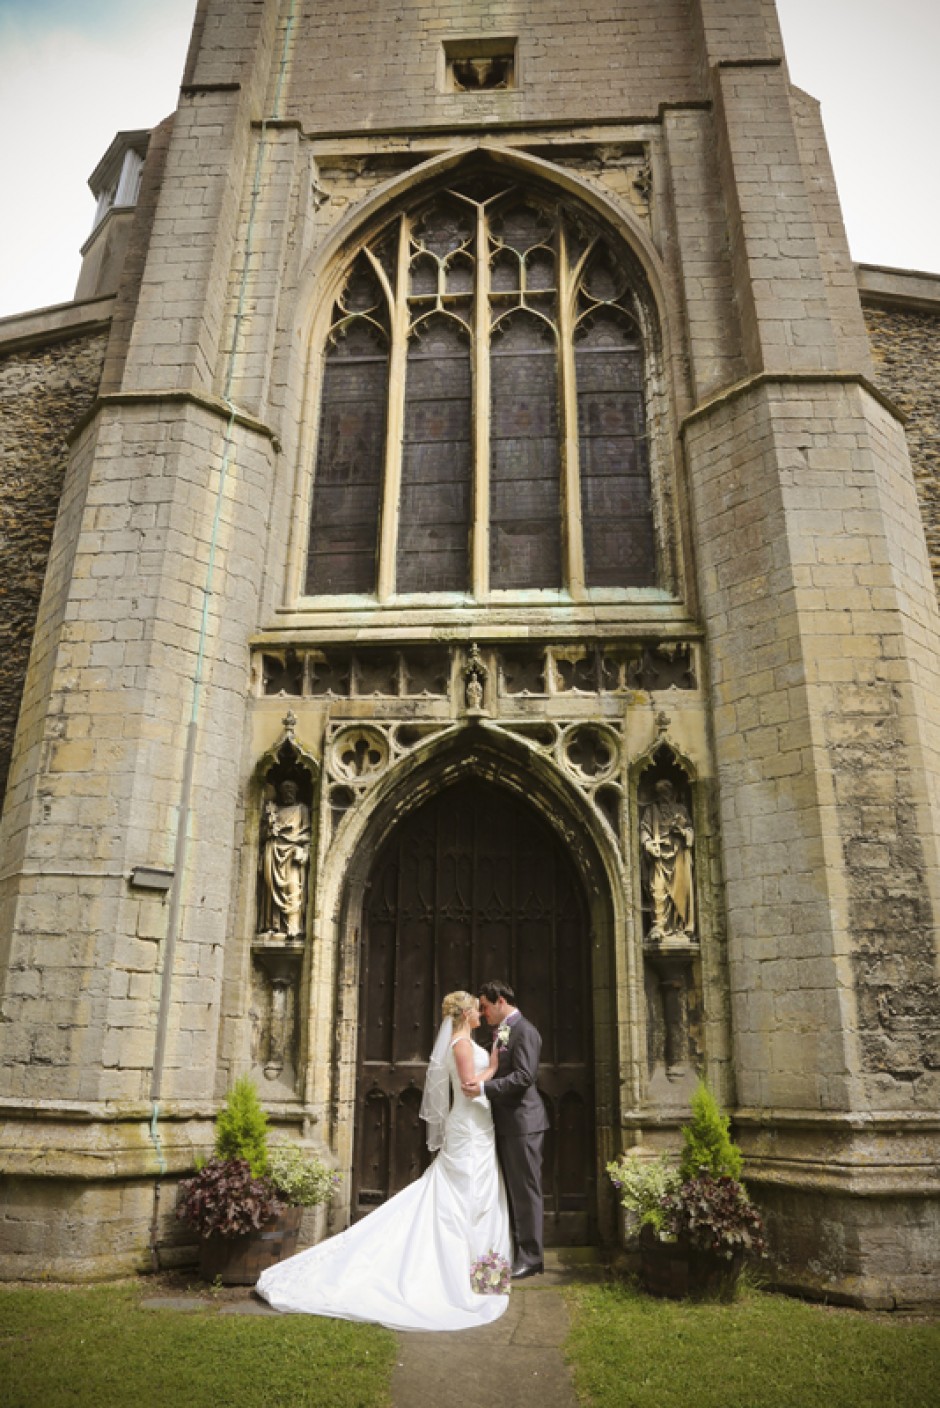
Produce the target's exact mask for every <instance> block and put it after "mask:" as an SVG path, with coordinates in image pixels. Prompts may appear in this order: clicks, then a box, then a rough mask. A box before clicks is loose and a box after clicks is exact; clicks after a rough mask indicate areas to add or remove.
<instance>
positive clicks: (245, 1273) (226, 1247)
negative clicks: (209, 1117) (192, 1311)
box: [177, 1078, 339, 1286]
mask: <svg viewBox="0 0 940 1408" xmlns="http://www.w3.org/2000/svg"><path fill="white" fill-rule="evenodd" d="M338 1182H339V1175H338V1174H335V1173H333V1172H332V1171H331V1170H330V1169H328V1168H327V1166H326V1165H325V1164H324V1163H323V1161H322V1160H321V1159H318V1158H316V1157H314V1156H313V1155H310V1154H308V1153H306V1152H305V1150H303V1149H302V1148H301V1147H300V1145H298V1144H292V1143H280V1144H274V1145H269V1141H268V1122H267V1116H266V1115H265V1113H264V1111H263V1110H262V1108H261V1105H260V1102H259V1100H258V1092H257V1090H256V1089H255V1087H254V1085H253V1084H252V1082H251V1081H250V1080H248V1079H247V1078H242V1079H241V1080H239V1081H237V1082H236V1084H235V1086H234V1087H233V1088H232V1090H231V1091H230V1092H229V1095H228V1097H227V1099H226V1102H225V1106H224V1108H223V1109H222V1110H221V1111H220V1112H219V1115H218V1117H217V1119H216V1140H215V1156H214V1157H213V1158H211V1159H210V1160H209V1161H208V1162H207V1163H206V1164H204V1165H203V1166H202V1167H201V1168H199V1169H198V1170H197V1172H196V1173H195V1174H194V1176H193V1177H192V1178H187V1179H184V1180H183V1182H182V1183H181V1184H180V1190H179V1191H180V1197H179V1205H178V1208H177V1215H178V1216H179V1217H180V1218H182V1219H183V1220H184V1221H185V1222H187V1223H188V1224H189V1226H190V1227H192V1228H193V1229H194V1231H196V1232H197V1233H198V1234H199V1274H200V1275H201V1276H202V1277H203V1279H204V1280H207V1281H215V1280H219V1281H221V1283H222V1284H223V1285H226V1286H239V1285H253V1284H254V1283H255V1281H257V1279H258V1277H259V1276H260V1274H261V1272H262V1271H263V1270H264V1269H265V1268H266V1267H268V1266H273V1264H274V1263H275V1262H276V1261H280V1260H281V1259H282V1258H283V1257H286V1256H291V1255H292V1254H293V1252H294V1251H295V1250H296V1247H297V1240H298V1237H299V1235H300V1224H301V1219H302V1216H303V1210H304V1208H305V1207H313V1206H315V1205H317V1204H319V1203H325V1202H328V1201H329V1199H330V1198H331V1197H332V1196H333V1193H334V1192H335V1190H336V1186H337V1184H338Z"/></svg>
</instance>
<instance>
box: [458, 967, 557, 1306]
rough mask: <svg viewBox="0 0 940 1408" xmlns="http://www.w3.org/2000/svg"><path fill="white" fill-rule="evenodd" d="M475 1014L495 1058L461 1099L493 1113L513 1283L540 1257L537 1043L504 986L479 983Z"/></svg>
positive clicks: (535, 1270)
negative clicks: (492, 1069) (490, 1070)
mask: <svg viewBox="0 0 940 1408" xmlns="http://www.w3.org/2000/svg"><path fill="white" fill-rule="evenodd" d="M480 1008H481V1010H482V1012H483V1016H484V1018H485V1020H486V1023H487V1025H488V1026H489V1028H490V1030H491V1031H492V1032H494V1033H495V1041H494V1044H495V1046H496V1048H497V1051H498V1053H499V1066H498V1068H497V1074H496V1075H495V1076H494V1077H493V1079H492V1080H487V1081H482V1082H481V1081H467V1082H465V1084H464V1086H463V1091H464V1094H465V1095H469V1096H471V1097H472V1096H475V1095H479V1094H480V1093H481V1090H482V1093H483V1094H484V1095H485V1096H486V1097H487V1099H488V1100H489V1101H490V1103H491V1105H492V1107H493V1124H494V1126H495V1129H496V1148H497V1152H498V1153H499V1161H500V1163H501V1164H502V1168H503V1177H504V1178H505V1180H506V1192H507V1194H508V1195H509V1210H510V1213H511V1215H512V1230H513V1235H514V1237H515V1242H516V1259H515V1262H514V1264H513V1268H512V1275H513V1280H516V1281H521V1280H523V1279H524V1278H525V1277H527V1276H537V1275H538V1274H539V1272H540V1271H541V1270H542V1269H543V1266H542V1262H543V1252H542V1220H543V1205H542V1143H543V1140H544V1138H545V1131H546V1129H547V1128H548V1120H547V1118H546V1116H545V1106H544V1104H543V1103H542V1097H541V1095H540V1094H539V1092H538V1089H537V1088H536V1080H537V1078H538V1070H539V1054H540V1052H541V1050H542V1038H541V1037H540V1036H539V1034H538V1032H537V1031H536V1029H535V1027H533V1025H532V1023H531V1022H527V1021H526V1019H525V1017H523V1015H522V1013H521V1012H520V1011H519V1009H518V1007H517V1006H516V998H515V994H514V992H513V990H512V988H511V987H510V986H509V985H508V983H503V982H492V983H484V984H483V986H482V987H481V988H480Z"/></svg>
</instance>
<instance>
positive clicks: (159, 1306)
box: [140, 1296, 211, 1310]
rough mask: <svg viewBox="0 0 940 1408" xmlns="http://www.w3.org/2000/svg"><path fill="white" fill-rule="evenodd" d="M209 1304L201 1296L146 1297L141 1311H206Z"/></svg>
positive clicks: (141, 1304) (141, 1305) (142, 1302)
mask: <svg viewBox="0 0 940 1408" xmlns="http://www.w3.org/2000/svg"><path fill="white" fill-rule="evenodd" d="M210 1306H211V1302H210V1301H207V1300H204V1299H203V1298H202V1296H148V1297H147V1299H146V1300H142V1301H141V1302H140V1308H141V1310H208V1309H209V1308H210Z"/></svg>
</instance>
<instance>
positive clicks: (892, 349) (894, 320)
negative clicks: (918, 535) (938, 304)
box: [864, 308, 940, 592]
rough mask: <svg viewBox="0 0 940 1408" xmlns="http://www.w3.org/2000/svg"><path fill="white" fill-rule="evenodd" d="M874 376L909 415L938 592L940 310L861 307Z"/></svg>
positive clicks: (916, 476) (910, 439)
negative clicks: (869, 343)
mask: <svg viewBox="0 0 940 1408" xmlns="http://www.w3.org/2000/svg"><path fill="white" fill-rule="evenodd" d="M864 312H865V323H866V325H867V327H868V335H869V338H870V341H871V355H872V361H873V362H874V364H875V380H876V381H877V383H878V385H879V386H880V387H881V388H882V389H883V390H884V391H886V392H887V394H888V395H889V396H890V397H891V399H892V400H893V401H894V403H895V405H896V406H897V407H898V409H899V410H901V411H903V412H904V414H905V415H906V416H907V417H908V420H907V425H906V426H905V430H906V431H907V443H908V448H909V449H910V452H911V464H912V465H913V467H914V480H915V482H916V484H917V497H918V499H919V500H920V511H921V515H922V517H923V520H924V528H925V530H926V534H927V548H928V551H929V553H930V566H931V569H932V571H933V576H934V581H935V582H936V584H937V591H938V592H940V310H938V311H937V312H936V313H930V312H921V311H920V310H917V309H907V308H865V310H864Z"/></svg>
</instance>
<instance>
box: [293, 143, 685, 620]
mask: <svg viewBox="0 0 940 1408" xmlns="http://www.w3.org/2000/svg"><path fill="white" fill-rule="evenodd" d="M487 172H488V173H490V174H491V175H492V174H496V175H499V176H505V178H506V179H507V180H508V181H510V182H513V183H517V184H518V186H519V190H520V193H521V194H523V195H524V194H525V192H526V190H529V191H531V192H532V193H533V194H534V195H535V194H541V195H542V197H543V198H544V197H545V196H548V197H552V196H554V197H555V198H556V199H558V198H559V197H563V198H564V201H565V204H566V208H567V209H570V210H572V211H580V212H581V214H582V216H583V217H585V218H586V219H588V220H589V221H591V222H592V223H593V225H594V226H595V227H596V228H597V229H598V230H599V231H600V232H601V234H602V236H603V240H604V242H608V241H609V242H610V245H611V247H612V248H615V249H616V251H617V257H618V258H621V257H622V259H623V260H624V262H625V267H629V269H630V287H631V289H632V292H633V294H634V295H635V301H636V313H637V323H636V325H637V328H638V329H639V333H640V336H641V346H642V348H643V351H642V355H641V360H642V363H643V372H642V382H641V386H642V391H641V394H640V396H639V402H640V405H641V406H643V407H645V416H646V421H647V426H646V430H645V431H644V433H643V434H642V435H641V437H640V441H639V442H638V443H641V444H642V445H643V446H644V447H645V448H644V449H643V453H642V456H641V458H642V459H643V460H644V461H645V462H646V473H647V475H648V479H649V483H648V485H647V494H648V495H649V498H648V500H647V501H646V502H647V503H648V505H649V508H648V509H647V513H649V512H651V514H652V522H651V523H649V522H647V523H646V524H645V525H641V520H640V519H639V518H638V519H637V520H636V524H635V525H633V527H634V528H636V529H638V530H639V532H640V535H641V536H642V535H643V534H645V535H646V538H647V539H648V545H647V548H646V556H643V554H642V553H641V554H639V556H638V557H637V560H636V562H635V564H634V565H633V566H632V568H631V569H630V570H632V571H633V572H634V573H636V574H638V575H633V576H628V578H627V582H626V585H630V584H633V585H634V586H640V585H641V584H642V583H647V584H648V585H653V584H654V582H655V583H656V584H658V585H659V586H661V587H664V588H666V589H667V590H669V591H671V592H676V593H678V594H681V589H682V579H683V576H684V568H683V563H682V561H681V555H680V553H679V550H678V534H677V533H676V531H675V523H676V521H677V518H678V502H679V488H678V485H677V483H676V480H675V471H674V464H675V445H676V426H677V415H676V408H677V406H679V407H684V405H685V404H686V402H687V400H688V387H687V386H686V384H685V380H684V379H683V378H684V371H683V365H682V363H681V359H679V358H677V357H676V355H675V349H674V347H673V338H674V335H675V330H676V329H677V328H679V327H680V325H681V306H680V303H679V300H678V298H677V294H676V289H675V286H674V282H673V281H672V280H671V279H670V277H669V274H668V271H667V269H666V266H665V264H664V262H663V260H662V258H661V256H660V254H659V252H658V251H657V249H656V247H655V245H654V244H653V241H652V239H651V237H650V235H649V233H648V232H647V231H646V230H645V229H644V228H643V226H642V224H641V222H640V220H639V219H638V218H637V216H636V215H635V213H634V212H633V211H632V210H631V209H630V208H629V207H628V205H627V204H626V203H625V202H618V201H617V200H616V198H615V197H614V196H613V195H612V194H611V195H610V196H608V195H606V194H605V193H604V192H603V191H602V190H601V189H599V188H598V187H597V186H596V185H593V184H591V183H589V182H588V181H586V180H584V179H583V178H581V177H580V176H579V175H578V174H576V173H575V172H573V171H571V170H570V169H567V168H564V167H560V166H556V165H554V164H553V163H551V162H550V161H546V160H544V159H542V158H540V157H537V156H534V155H532V154H531V153H528V152H523V151H520V150H518V149H516V148H509V147H505V146H503V145H501V144H499V143H497V142H489V141H481V142H477V143H473V144H467V145H462V146H460V147H457V148H453V149H451V150H450V151H448V152H445V153H441V154H439V155H437V156H434V157H432V158H430V159H429V160H427V161H425V162H422V163H420V164H419V165H418V166H416V167H414V168H412V169H411V170H410V171H408V172H406V173H405V174H403V175H398V176H396V177H395V178H393V179H392V180H390V181H387V182H384V183H383V184H382V185H381V186H379V187H378V188H376V189H375V190H374V191H372V192H371V193H370V194H369V195H368V196H367V197H366V198H365V199H363V200H362V201H361V202H359V203H357V204H356V205H355V207H354V208H353V209H352V210H351V211H350V212H349V213H348V214H346V215H345V216H344V217H343V218H342V219H341V220H340V221H339V222H338V223H337V225H336V227H335V228H334V229H333V230H332V231H331V233H330V234H329V235H328V237H327V238H326V239H325V240H324V241H323V243H322V244H321V245H320V246H319V247H318V249H317V251H316V254H315V255H313V256H311V258H310V260H309V261H308V263H307V264H306V266H305V268H304V270H303V271H302V274H301V278H300V288H301V294H300V298H299V301H298V306H297V314H296V318H295V326H296V329H297V344H298V346H299V347H302V348H304V349H305V351H304V354H303V369H302V378H303V384H302V387H301V385H300V384H298V387H297V394H298V397H299V399H300V400H301V401H302V403H303V405H304V407H305V410H304V415H303V417H302V421H301V426H300V433H299V436H298V441H297V458H296V462H295V466H294V485H295V489H294V503H295V506H296V515H295V517H294V520H293V522H292V526H291V533H290V543H289V550H288V554H287V563H286V572H285V579H284V601H285V604H288V603H295V602H296V601H298V600H299V599H301V598H303V597H304V595H305V583H306V573H305V562H306V557H307V542H308V531H309V525H310V519H311V512H312V508H313V497H312V495H313V488H312V485H313V476H312V474H311V469H312V467H313V466H314V464H315V463H316V461H317V459H318V446H319V442H320V434H321V419H322V414H323V403H322V390H323V384H324V378H325V375H326V373H325V365H326V364H325V360H324V357H323V349H324V347H325V346H326V344H327V340H328V337H329V336H331V335H332V334H331V327H332V324H331V317H332V313H333V311H334V310H335V308H336V306H337V300H338V299H339V297H340V294H341V291H342V289H343V281H344V279H345V278H346V276H347V274H348V272H349V270H350V269H351V268H352V266H353V264H354V263H355V261H356V259H357V258H359V257H360V255H361V254H362V251H363V250H364V249H365V248H366V246H367V244H368V243H369V242H370V241H374V240H375V239H376V238H377V237H378V236H379V234H380V233H381V231H382V230H383V228H384V227H385V226H387V225H389V223H390V222H391V221H393V220H394V218H395V217H396V216H397V215H399V214H400V213H401V212H402V211H405V210H407V209H408V208H409V207H413V206H415V205H418V204H420V203H421V201H422V200H424V199H425V198H429V197H430V196H432V195H433V194H434V193H435V192H436V191H443V190H446V189H448V188H449V187H450V186H452V185H453V184H454V183H455V182H456V181H457V180H459V179H463V178H464V177H466V178H470V177H471V176H472V175H475V174H481V173H487ZM375 272H376V275H377V277H378V278H379V280H380V282H381V279H382V273H381V270H379V269H376V271H375ZM580 335H581V334H580V332H579V333H578V336H580ZM565 345H567V339H566V340H565ZM393 360H394V358H393ZM563 360H564V359H563ZM573 367H574V363H573V361H572V363H571V370H570V372H566V373H565V376H564V378H563V379H564V380H565V381H566V383H567V384H569V385H570V386H571V387H572V388H573V385H574V380H575V374H574V370H573ZM298 371H300V366H299V363H298ZM559 375H561V372H559ZM579 375H580V373H579ZM403 376H404V369H403V368H399V369H398V371H397V373H396V372H395V368H394V366H392V365H391V364H390V366H389V368H388V370H387V377H388V382H387V384H388V385H389V386H390V387H394V386H396V385H398V384H399V380H403ZM475 380H480V379H479V378H475ZM569 395H571V396H573V390H572V391H570V392H569ZM395 400H396V397H395V394H394V392H393V393H391V394H390V399H389V415H390V416H391V417H392V419H394V420H395V423H394V424H393V423H392V420H390V421H389V423H388V425H387V427H386V431H387V435H388V443H390V444H392V445H394V446H396V447H398V446H399V437H400V435H401V433H402V427H401V426H400V425H399V424H398V423H397V419H396V418H395V416H394V414H393V413H394V411H395ZM572 404H573V403H572ZM403 414H404V409H403V406H401V407H399V408H398V417H401V416H403ZM487 415H489V409H487ZM471 416H472V420H473V423H474V424H478V423H479V408H478V407H476V406H472V407H471ZM567 419H568V422H569V429H568V430H567V431H564V430H563V428H562V427H559V431H558V432H557V433H558V434H559V447H560V446H561V443H562V441H564V440H565V439H566V437H567V439H568V440H569V441H571V443H572V444H573V445H574V447H575V451H576V450H577V445H578V432H577V431H575V430H572V429H571V428H570V427H571V426H572V425H576V424H577V423H578V419H579V417H578V413H577V412H574V411H572V410H571V409H570V408H569V411H568V415H567ZM323 423H324V424H325V423H326V422H323ZM572 437H574V438H573V439H572ZM575 451H572V450H571V449H570V447H569V452H568V453H567V454H566V455H565V456H564V457H563V459H564V463H565V464H569V465H573V466H576V465H577V462H578V454H577V453H575ZM489 453H490V452H489V451H488V450H487V451H486V453H485V454H484V452H483V451H478V454H481V455H484V458H486V455H488V454H489ZM394 457H397V458H399V459H400V458H401V451H400V449H398V448H396V449H395V451H394V452H393V455H392V456H390V457H389V458H388V462H387V463H386V466H385V473H384V481H385V482H386V484H387V485H389V486H390V487H388V488H387V492H386V497H385V499H384V501H383V502H382V504H381V506H380V508H379V509H378V510H377V513H376V516H377V518H379V519H380V520H381V523H382V534H381V538H380V540H379V543H378V547H377V554H376V555H377V564H378V565H377V571H376V580H375V584H374V587H362V586H361V585H359V586H356V587H355V588H348V589H346V590H350V591H355V592H362V591H365V593H366V597H369V596H371V595H372V594H373V592H375V593H376V594H377V595H378V597H379V600H387V599H388V598H389V597H391V596H393V595H394V594H395V592H396V587H395V562H396V553H395V547H394V544H395V534H396V531H397V523H398V520H397V512H398V510H397V507H396V506H397V505H398V503H399V500H400V497H401V489H400V485H399V483H398V477H399V476H400V474H401V468H400V466H399V468H398V469H397V470H395V472H394V473H393V472H392V469H391V468H390V466H391V463H392V458H394ZM585 483H586V476H585V475H584V472H583V470H580V469H578V468H573V469H571V470H569V471H566V477H565V480H564V486H563V495H562V498H563V502H564V503H566V504H568V505H569V507H568V508H567V510H566V512H567V515H568V521H567V523H565V522H563V523H562V524H561V529H562V540H563V541H567V542H574V543H577V542H579V539H580V534H581V526H580V523H581V493H582V489H583V486H584V484H585ZM369 484H370V485H372V479H370V480H369ZM598 492H599V493H600V492H602V491H601V488H600V486H598ZM476 498H477V499H478V500H480V496H479V494H477V495H476ZM481 501H482V500H481ZM572 504H577V505H578V508H577V510H575V509H573V508H571V505H572ZM635 511H636V510H634V509H631V510H630V512H631V513H634V512H635ZM585 512H587V510H586V509H585ZM591 512H592V513H594V512H595V511H594V510H591ZM605 517H606V516H605V515H604V514H603V513H600V514H599V518H597V519H596V520H595V519H594V518H592V520H591V521H592V522H595V523H596V524H600V523H603V522H604V521H605ZM631 524H632V520H631ZM627 526H628V527H630V526H631V525H629V524H628V525H627ZM632 530H633V529H632V528H631V531H632ZM362 531H363V532H364V531H365V530H364V529H363V530H362ZM597 533H601V536H603V534H602V532H601V529H600V527H599V526H595V535H596V534H597ZM611 533H612V530H609V531H608V536H611ZM455 536H457V537H459V535H457V534H456V529H455ZM476 538H477V540H478V544H477V547H476V549H475V554H476V555H475V556H473V555H472V556H471V560H470V562H469V564H468V568H469V571H468V577H467V583H466V585H465V587H464V588H463V590H464V591H465V590H466V589H467V587H471V589H472V592H473V594H475V595H477V594H479V592H480V590H481V587H480V584H481V582H483V583H489V577H490V572H491V571H495V570H496V569H495V568H494V566H493V564H492V563H489V564H488V565H484V564H487V560H488V557H489V551H488V548H486V547H485V546H482V544H483V543H487V542H488V541H489V536H488V533H482V534H481V533H477V534H476ZM611 541H612V542H614V541H616V542H619V543H621V544H622V543H624V542H626V541H628V539H627V537H626V535H624V534H619V535H618V534H613V535H612V536H611ZM593 543H594V539H593V538H592V548H591V553H593V552H594V551H595V550H596V551H598V552H601V553H603V552H604V551H605V549H602V548H600V546H599V544H600V538H598V539H597V545H596V547H595V546H593ZM363 551H364V549H363V547H362V544H361V543H358V542H357V547H356V553H357V554H358V555H359V556H360V557H361V556H362V553H363ZM589 556H590V554H589ZM647 557H649V558H650V562H651V563H653V564H655V565H654V566H652V567H650V568H647V567H646V565H645V564H646V558H647ZM630 561H631V563H632V562H633V556H632V553H631V554H630ZM586 569H587V575H586ZM624 570H625V564H624V565H619V566H618V567H616V568H609V569H605V567H604V566H602V565H601V563H600V562H598V563H597V565H596V566H595V565H592V563H591V562H588V563H587V564H586V563H585V560H584V549H583V548H581V550H580V551H578V550H575V551H574V552H573V555H569V556H568V558H567V559H566V561H565V563H564V567H563V569H562V570H561V572H560V576H559V585H564V586H566V587H567V589H569V590H573V591H574V592H575V594H576V595H580V594H581V593H583V592H584V590H585V588H587V589H588V590H589V589H590V588H591V586H592V584H593V585H596V586H601V585H604V584H608V585H613V584H614V583H613V577H616V576H617V574H618V572H623V571H624ZM605 571H608V572H612V573H613V577H608V576H605ZM645 571H649V573H650V575H649V576H644V575H643V574H644V572H645ZM340 575H342V574H340ZM471 584H472V586H471ZM533 584H535V583H529V585H533ZM537 585H544V586H546V587H551V586H552V583H551V582H548V581H546V582H545V583H541V582H540V583H538V584H537ZM323 590H324V589H323V588H318V591H317V594H318V595H319V594H320V593H321V592H322V591H323ZM399 590H401V588H399ZM404 590H405V591H406V592H407V590H409V589H408V588H404ZM418 590H421V588H418ZM425 590H432V591H439V590H442V588H440V587H436V586H435V587H429V588H425ZM482 590H483V592H484V595H485V594H486V592H487V590H488V587H484V588H483V589H482ZM326 591H327V596H329V594H330V593H331V592H339V594H340V595H342V594H343V589H340V588H326Z"/></svg>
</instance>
